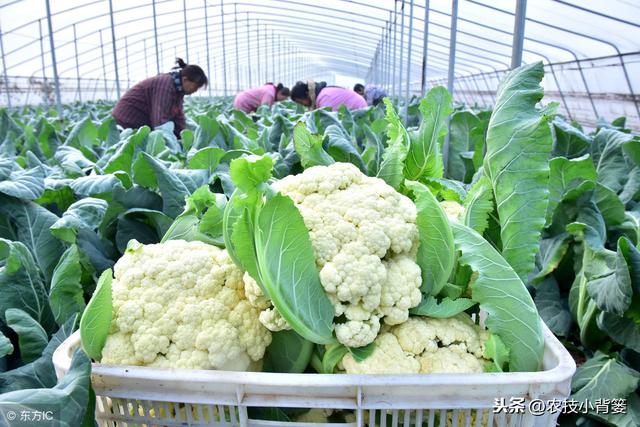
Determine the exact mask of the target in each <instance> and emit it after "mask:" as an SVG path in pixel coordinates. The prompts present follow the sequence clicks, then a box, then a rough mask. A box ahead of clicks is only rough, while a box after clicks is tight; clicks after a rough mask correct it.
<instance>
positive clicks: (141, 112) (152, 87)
mask: <svg viewBox="0 0 640 427" xmlns="http://www.w3.org/2000/svg"><path fill="white" fill-rule="evenodd" d="M176 64H178V65H177V67H175V68H174V69H173V71H171V72H170V73H167V74H158V75H157V76H155V77H150V78H148V79H146V80H143V81H141V82H140V83H137V84H136V85H135V86H133V87H132V88H131V89H129V90H128V91H127V92H126V93H125V94H124V95H123V96H122V98H120V100H119V101H118V102H117V103H116V106H115V107H114V108H113V111H112V112H111V115H112V116H113V118H114V119H115V120H116V123H118V124H119V125H120V126H122V127H123V128H125V129H126V128H134V129H135V128H139V127H142V126H145V125H146V126H149V127H151V128H155V127H156V126H160V125H163V124H165V123H167V122H173V124H174V127H173V132H174V134H175V135H176V137H177V138H180V131H181V130H183V129H184V127H185V118H184V111H183V109H182V103H183V100H184V96H185V95H191V94H192V93H194V92H196V91H197V90H198V89H200V88H201V87H203V86H206V85H207V83H208V80H207V76H206V75H205V73H204V71H202V68H200V67H198V66H197V65H193V64H185V63H184V61H183V60H182V59H180V58H176Z"/></svg>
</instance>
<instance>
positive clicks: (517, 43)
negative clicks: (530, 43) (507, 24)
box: [511, 0, 527, 69]
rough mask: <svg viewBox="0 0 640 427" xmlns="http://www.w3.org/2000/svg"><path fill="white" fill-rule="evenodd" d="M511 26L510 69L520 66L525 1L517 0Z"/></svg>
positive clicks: (524, 21)
mask: <svg viewBox="0 0 640 427" xmlns="http://www.w3.org/2000/svg"><path fill="white" fill-rule="evenodd" d="M514 21H515V22H514V25H513V46H512V48H511V69H514V68H518V67H519V66H520V65H521V64H522V47H523V45H524V25H525V23H526V21H527V0H517V3H516V16H515V20H514Z"/></svg>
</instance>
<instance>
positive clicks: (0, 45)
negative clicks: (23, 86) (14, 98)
mask: <svg viewBox="0 0 640 427" xmlns="http://www.w3.org/2000/svg"><path fill="white" fill-rule="evenodd" d="M47 4H48V3H47ZM0 55H2V73H3V74H4V87H5V89H7V107H9V108H11V94H10V93H9V76H7V62H6V59H5V57H4V42H3V41H2V28H1V27H0Z"/></svg>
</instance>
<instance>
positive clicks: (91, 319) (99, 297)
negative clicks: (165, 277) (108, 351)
mask: <svg viewBox="0 0 640 427" xmlns="http://www.w3.org/2000/svg"><path fill="white" fill-rule="evenodd" d="M138 245H140V244H139V243H138ZM127 250H129V249H127ZM131 250H136V249H135V244H134V245H133V247H132V249H131ZM112 280H113V279H112V277H111V269H107V270H105V271H103V272H102V274H101V275H100V279H99V280H98V285H97V286H96V290H95V292H94V293H93V296H92V297H91V300H90V301H89V304H87V308H86V309H85V310H84V313H82V318H81V319H80V340H81V342H82V348H83V349H84V351H85V352H86V353H87V355H89V357H91V358H92V359H95V360H100V358H101V357H102V348H103V347H104V344H105V342H106V341H107V336H108V335H109V328H110V327H111V316H112V312H111V311H112V310H113V300H112V299H111V282H112Z"/></svg>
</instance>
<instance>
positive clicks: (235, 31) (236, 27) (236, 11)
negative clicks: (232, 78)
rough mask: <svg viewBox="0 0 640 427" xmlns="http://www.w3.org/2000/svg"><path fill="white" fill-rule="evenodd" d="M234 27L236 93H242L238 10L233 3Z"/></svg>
mask: <svg viewBox="0 0 640 427" xmlns="http://www.w3.org/2000/svg"><path fill="white" fill-rule="evenodd" d="M233 27H234V29H233V31H234V36H233V38H234V40H235V42H236V92H240V59H239V58H238V9H237V7H236V3H233Z"/></svg>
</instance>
